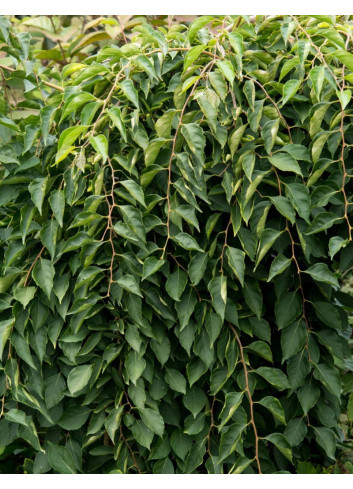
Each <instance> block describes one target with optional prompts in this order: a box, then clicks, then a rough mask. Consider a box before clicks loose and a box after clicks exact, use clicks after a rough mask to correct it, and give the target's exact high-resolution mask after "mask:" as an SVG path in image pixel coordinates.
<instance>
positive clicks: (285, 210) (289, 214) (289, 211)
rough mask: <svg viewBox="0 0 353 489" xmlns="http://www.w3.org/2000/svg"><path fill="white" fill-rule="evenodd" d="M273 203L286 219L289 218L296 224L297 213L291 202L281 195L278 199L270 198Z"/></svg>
mask: <svg viewBox="0 0 353 489" xmlns="http://www.w3.org/2000/svg"><path fill="white" fill-rule="evenodd" d="M269 199H270V201H271V203H272V204H273V205H274V206H275V207H276V209H277V210H278V212H280V213H281V214H282V215H283V216H284V217H285V218H287V219H288V220H289V221H290V222H291V223H292V224H294V223H295V211H294V209H293V207H292V205H291V203H290V201H289V200H288V199H287V198H286V197H283V196H281V195H277V197H269Z"/></svg>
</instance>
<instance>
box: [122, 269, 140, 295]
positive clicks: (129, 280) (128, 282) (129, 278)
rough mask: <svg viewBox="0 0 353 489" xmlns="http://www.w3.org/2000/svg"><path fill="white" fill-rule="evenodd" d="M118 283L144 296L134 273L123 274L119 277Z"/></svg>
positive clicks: (133, 292) (129, 290)
mask: <svg viewBox="0 0 353 489" xmlns="http://www.w3.org/2000/svg"><path fill="white" fill-rule="evenodd" d="M116 283H117V284H118V285H120V287H122V288H123V289H125V290H127V291H128V292H131V293H132V294H136V295H138V296H140V297H143V295H142V294H141V290H140V287H139V286H138V283H137V282H136V279H135V277H134V276H133V275H129V274H127V275H123V276H122V277H120V278H118V279H117V281H116Z"/></svg>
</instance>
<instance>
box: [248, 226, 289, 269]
mask: <svg viewBox="0 0 353 489" xmlns="http://www.w3.org/2000/svg"><path fill="white" fill-rule="evenodd" d="M283 232H284V231H277V230H276V229H271V228H267V229H264V230H263V231H262V233H261V236H260V242H259V247H258V251H257V258H256V264H255V267H257V266H258V265H259V263H260V262H261V260H262V259H263V258H264V256H265V255H266V253H267V252H268V251H269V249H270V248H272V246H273V245H274V243H275V242H276V241H277V239H278V238H279V237H280V236H281V234H282V233H283Z"/></svg>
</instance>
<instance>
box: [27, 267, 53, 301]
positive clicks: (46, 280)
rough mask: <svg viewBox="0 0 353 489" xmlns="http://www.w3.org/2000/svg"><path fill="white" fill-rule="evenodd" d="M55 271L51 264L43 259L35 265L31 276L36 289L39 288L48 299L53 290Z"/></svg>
mask: <svg viewBox="0 0 353 489" xmlns="http://www.w3.org/2000/svg"><path fill="white" fill-rule="evenodd" d="M54 275H55V270H54V267H53V264H52V263H51V262H50V261H49V260H46V259H44V258H40V259H39V260H38V261H37V263H36V264H35V266H34V268H33V272H32V276H33V279H34V281H35V282H36V284H37V285H38V287H40V288H41V289H42V290H43V291H44V292H45V294H46V296H47V297H48V299H50V295H51V292H52V290H53V280H54Z"/></svg>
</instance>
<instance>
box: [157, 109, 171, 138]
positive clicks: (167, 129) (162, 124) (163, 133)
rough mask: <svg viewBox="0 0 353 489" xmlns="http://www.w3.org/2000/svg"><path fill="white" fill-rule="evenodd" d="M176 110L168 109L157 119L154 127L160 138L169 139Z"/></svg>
mask: <svg viewBox="0 0 353 489" xmlns="http://www.w3.org/2000/svg"><path fill="white" fill-rule="evenodd" d="M175 113H176V111H175V110H174V109H171V110H168V111H167V112H166V113H165V114H163V115H162V116H161V117H160V118H159V119H157V121H156V123H155V125H154V128H155V130H156V133H157V134H158V137H159V138H161V139H169V138H170V133H171V130H172V121H173V118H174V116H175Z"/></svg>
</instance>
